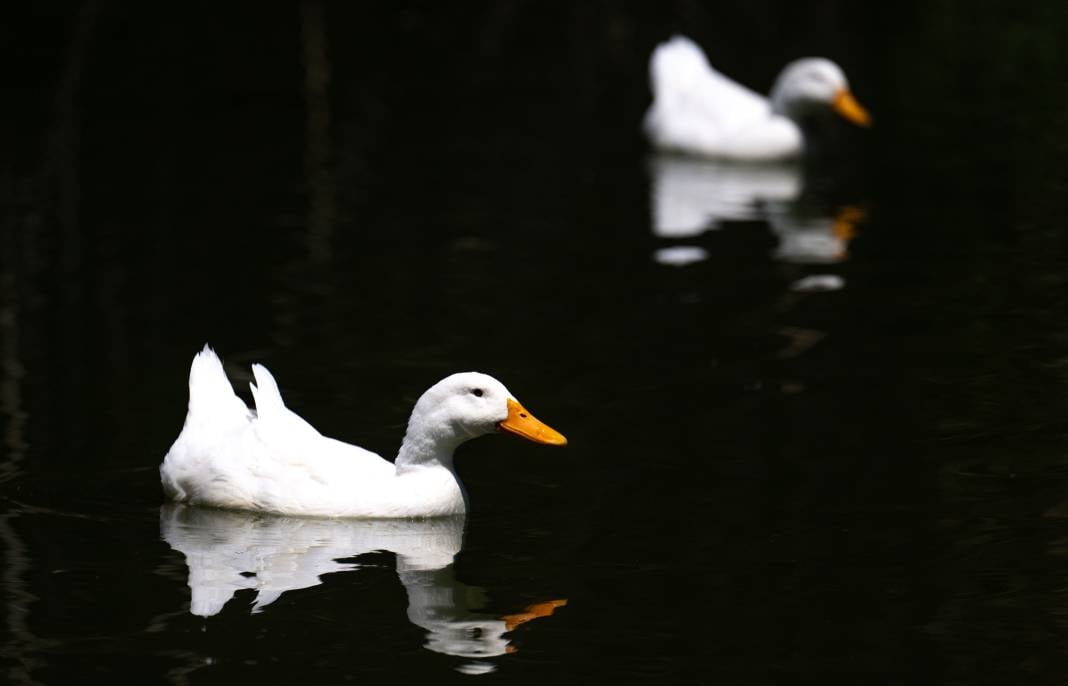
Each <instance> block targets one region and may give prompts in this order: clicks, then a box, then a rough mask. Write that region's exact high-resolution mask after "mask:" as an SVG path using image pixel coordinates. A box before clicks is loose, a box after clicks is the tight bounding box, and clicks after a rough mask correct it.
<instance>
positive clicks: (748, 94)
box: [645, 36, 771, 151]
mask: <svg viewBox="0 0 1068 686" xmlns="http://www.w3.org/2000/svg"><path fill="white" fill-rule="evenodd" d="M649 79H650V83H651V86H652V90H653V104H652V106H651V107H650V108H649V112H648V113H647V114H646V118H645V130H646V133H647V134H648V135H649V137H650V139H652V141H653V143H654V144H656V145H657V146H659V147H661V148H668V149H682V150H694V149H699V148H706V149H709V151H712V150H714V149H715V147H716V146H717V145H718V143H719V140H720V139H722V138H723V137H724V136H729V135H731V133H732V132H734V131H738V130H740V129H745V128H748V127H750V126H751V124H752V122H754V121H760V120H763V119H767V118H768V117H769V116H770V114H771V105H770V103H769V102H768V99H767V98H765V97H764V96H762V95H759V94H757V93H754V92H753V91H751V90H749V89H748V88H746V87H745V86H743V85H741V84H740V83H737V82H735V81H733V80H731V79H729V78H727V77H726V76H724V75H723V74H721V73H719V72H718V71H716V70H715V69H713V68H712V67H711V65H709V63H708V60H707V59H706V58H705V54H704V53H703V52H702V51H701V48H700V47H698V46H697V44H696V43H694V42H693V41H691V40H690V39H688V38H685V37H683V36H675V37H673V38H672V39H671V40H670V41H668V42H666V43H661V44H660V45H658V46H657V47H656V49H655V50H654V51H653V54H652V57H651V58H650V60H649Z"/></svg>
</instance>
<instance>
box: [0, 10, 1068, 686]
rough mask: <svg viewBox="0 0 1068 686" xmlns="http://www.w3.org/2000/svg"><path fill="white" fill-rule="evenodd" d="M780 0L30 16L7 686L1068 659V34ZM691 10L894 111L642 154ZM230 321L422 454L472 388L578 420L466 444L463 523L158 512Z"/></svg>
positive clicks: (317, 397)
mask: <svg viewBox="0 0 1068 686" xmlns="http://www.w3.org/2000/svg"><path fill="white" fill-rule="evenodd" d="M747 8H749V9H741V8H738V9H733V10H726V9H718V10H717V9H712V8H702V7H700V6H698V5H697V4H695V3H686V2H679V3H662V4H657V5H656V6H655V7H654V6H653V5H652V4H650V5H649V6H645V7H643V6H633V7H623V6H619V5H617V4H615V3H588V4H586V3H584V4H583V6H582V7H581V8H579V7H570V6H567V5H564V4H551V3H550V4H543V3H539V4H538V5H537V6H535V5H532V4H528V3H522V2H500V3H493V4H485V5H471V6H469V7H467V8H465V9H463V10H455V9H453V10H446V9H445V8H439V7H438V6H437V5H434V4H431V3H416V4H412V5H409V6H405V7H397V8H379V9H377V10H374V13H370V11H369V10H366V9H363V10H361V9H359V8H357V7H355V6H353V7H348V6H341V5H333V4H327V5H326V6H325V7H323V6H321V5H319V4H317V3H315V2H305V3H303V4H299V5H295V6H293V7H289V8H277V9H270V10H259V11H257V13H255V14H245V13H242V12H241V11H240V10H238V9H226V10H220V9H218V8H213V9H211V10H210V11H208V10H207V9H199V10H178V9H175V10H174V11H175V13H176V14H175V16H169V17H162V16H159V15H158V14H157V12H159V10H158V8H148V7H141V6H133V5H130V6H127V5H124V4H123V3H108V2H103V1H101V2H87V3H85V5H84V7H83V8H82V9H81V10H74V9H72V8H69V7H66V6H60V5H57V6H55V7H52V8H48V7H47V6H41V7H39V8H38V9H36V10H34V11H33V13H32V14H27V15H25V16H23V17H20V18H19V21H18V22H17V25H19V26H21V27H23V29H24V30H23V31H21V32H19V33H18V35H15V34H14V33H12V34H11V35H10V36H9V38H10V41H9V43H10V44H12V45H14V46H15V47H16V48H17V50H18V52H19V60H20V61H19V62H18V64H19V65H20V68H19V69H17V70H13V71H12V72H11V73H10V74H9V79H8V82H9V83H10V84H11V88H12V101H13V102H15V103H16V106H13V107H7V108H5V111H4V112H3V113H2V114H0V118H2V120H3V121H4V123H5V124H6V125H7V126H6V127H4V131H5V133H4V139H3V140H4V143H5V149H7V150H8V151H9V154H8V155H6V156H5V161H4V162H3V163H0V182H2V186H0V188H2V193H3V196H2V200H3V205H4V210H5V211H4V214H3V217H4V221H3V225H2V226H0V240H2V244H0V351H2V355H3V358H2V360H0V431H2V442H0V443H2V445H0V546H2V547H3V550H4V553H3V558H2V560H3V561H2V573H3V577H2V581H0V591H2V594H0V597H2V603H3V606H4V612H3V613H2V616H3V618H4V619H3V622H2V625H0V638H2V642H0V669H2V673H3V674H4V678H3V681H4V682H5V683H12V684H53V683H71V682H75V681H77V682H79V683H111V682H115V681H120V680H121V681H129V680H133V681H135V682H138V683H144V684H151V683H176V684H186V683H192V684H204V683H231V682H234V681H238V680H240V681H256V682H260V683H265V684H273V683H289V682H291V681H292V680H294V679H301V680H304V681H306V682H308V683H316V682H322V683H346V682H350V681H351V682H359V681H363V682H367V681H369V680H375V679H377V680H382V681H400V682H403V683H407V682H415V681H420V682H431V683H438V682H444V681H453V680H455V681H470V680H471V679H490V680H501V681H502V682H504V681H506V682H507V683H536V682H542V681H544V680H545V679H546V678H558V679H566V680H569V681H579V680H583V681H586V680H592V679H597V680H603V681H612V682H618V683H630V682H636V683H680V682H692V683H713V682H715V683H746V684H753V683H798V682H800V681H805V682H810V681H816V680H819V681H820V682H822V683H843V684H844V683H857V682H860V681H863V682H865V683H967V684H978V683H1020V682H1021V681H1022V680H1024V679H1027V680H1029V681H1030V682H1032V683H1034V682H1038V683H1045V682H1047V681H1048V682H1051V683H1053V682H1060V681H1061V680H1062V678H1061V677H1062V675H1063V673H1064V670H1065V669H1066V668H1068V602H1066V600H1065V598H1066V595H1065V592H1064V591H1065V589H1066V588H1068V584H1066V582H1065V579H1068V521H1066V520H1065V517H1066V516H1068V505H1064V503H1065V502H1066V501H1068V424H1066V422H1065V420H1064V410H1065V409H1066V408H1068V317H1066V316H1065V315H1066V307H1068V276H1066V275H1068V271H1066V270H1065V264H1066V262H1065V259H1066V257H1068V231H1066V227H1065V223H1066V222H1065V218H1066V217H1068V207H1066V204H1068V203H1066V202H1065V201H1066V200H1068V193H1066V192H1065V189H1066V188H1068V175H1066V173H1065V171H1064V164H1063V160H1064V159H1068V158H1066V156H1065V155H1068V120H1066V119H1065V118H1064V116H1063V112H1065V111H1068V103H1066V102H1064V101H1065V100H1068V89H1066V88H1064V83H1063V74H1064V73H1066V72H1065V70H1064V67H1065V66H1066V65H1065V64H1064V63H1063V62H1064V59H1063V57H1062V54H1061V53H1062V51H1060V50H1059V49H1058V45H1059V42H1058V41H1059V37H1060V36H1063V35H1065V34H1064V30H1066V29H1068V14H1066V13H1065V11H1064V10H1062V9H1060V6H1059V5H1055V4H1053V3H1046V4H1043V3H1035V4H1034V6H1033V7H1031V8H1029V9H1026V10H1024V9H1019V8H1016V7H1015V5H1011V4H1009V3H992V4H991V5H990V6H989V7H987V8H985V9H983V10H982V11H978V10H976V11H971V10H969V11H967V12H966V11H965V8H962V7H959V6H958V5H957V4H955V3H950V2H935V3H925V4H923V5H920V4H916V5H907V4H906V5H901V6H896V7H895V8H893V9H892V10H891V9H887V8H879V7H870V8H856V7H853V6H852V5H851V4H849V3H836V2H830V3H809V4H807V5H805V4H801V5H797V4H795V3H790V4H783V5H781V6H780V5H778V4H776V3H768V2H758V3H749V4H747ZM361 12H363V14H361ZM768 17H776V18H777V19H776V20H775V21H769V20H768ZM672 31H686V32H687V33H689V34H691V35H693V36H694V37H695V38H696V39H698V40H699V41H700V42H702V44H703V45H704V46H705V47H706V49H707V50H708V51H709V52H710V54H712V55H713V57H712V61H713V63H716V64H720V65H722V68H723V70H724V71H725V72H727V73H729V74H733V75H737V77H738V78H739V79H742V80H743V81H745V82H746V83H748V84H749V85H751V86H752V87H754V88H757V89H763V88H766V86H767V84H769V83H770V81H771V80H772V78H773V77H774V75H775V73H776V70H777V69H778V67H779V66H780V65H781V64H782V63H784V62H785V61H787V60H788V59H790V58H793V57H795V56H797V55H800V54H814V53H816V54H819V53H822V54H828V55H830V56H833V57H835V58H836V59H837V60H838V61H839V62H841V63H842V64H843V65H844V66H845V68H846V71H847V73H848V74H849V76H850V78H851V81H852V83H853V86H854V90H855V92H856V93H857V95H858V98H860V99H861V101H862V102H864V103H865V104H867V105H868V106H869V108H870V109H871V111H872V112H873V114H874V117H875V126H874V127H873V128H872V129H871V130H870V131H864V132H860V131H854V130H850V129H848V128H847V127H845V126H844V125H843V126H839V125H836V124H837V123H836V122H829V123H823V125H822V126H821V132H820V133H822V134H823V135H822V137H821V139H823V140H826V141H827V146H826V147H825V148H821V150H820V151H819V153H818V154H815V155H813V156H812V157H811V158H810V159H809V160H807V161H806V163H805V164H799V165H793V166H765V167H758V168H753V167H738V166H731V165H723V164H715V163H709V162H700V161H695V160H689V159H683V158H675V157H666V156H655V155H650V153H649V151H648V150H647V149H646V147H645V145H644V142H643V141H642V139H641V136H640V120H641V114H642V111H643V109H644V107H645V106H646V104H647V102H648V95H647V84H646V81H645V60H646V57H647V55H648V54H649V50H650V49H651V48H652V46H653V45H654V44H655V43H656V41H658V40H661V39H663V38H665V37H667V36H668V35H670V33H671V32H672ZM828 46H833V48H832V47H828ZM205 342H210V343H211V344H212V345H213V346H214V347H215V349H216V350H217V351H218V352H219V353H220V355H221V357H222V358H223V360H224V362H225V363H226V368H227V371H228V372H229V374H230V377H231V379H232V380H233V381H234V384H235V387H236V388H238V389H243V388H246V387H247V382H248V381H250V380H251V378H252V377H251V372H250V370H249V365H250V364H251V363H253V362H262V363H264V364H266V365H267V366H268V367H269V368H270V369H271V370H272V372H274V374H275V375H276V377H277V379H278V381H279V384H280V387H281V390H282V393H283V395H284V397H285V398H286V400H287V402H288V404H289V405H290V407H292V408H293V409H295V410H296V411H297V412H299V413H300V414H301V415H302V416H304V417H305V418H307V419H308V420H309V421H311V422H312V423H313V424H314V425H315V426H316V427H317V428H319V429H320V430H321V431H322V432H324V433H326V434H328V435H331V436H335V437H337V438H340V439H343V440H347V441H351V442H354V443H357V444H359V445H362V446H364V447H367V448H369V449H371V450H374V451H376V452H379V453H381V454H383V455H387V456H392V455H393V454H395V451H396V448H397V447H398V445H399V442H400V438H401V436H402V434H403V430H404V426H405V423H406V421H407V417H408V413H409V412H410V410H411V406H412V403H413V402H414V400H415V399H416V398H417V397H418V396H419V394H420V393H422V391H423V390H425V389H426V388H427V387H428V386H429V385H431V384H432V383H434V382H435V381H437V380H438V379H440V378H441V377H443V376H445V375H446V374H449V373H451V372H454V371H462V370H471V369H475V370H479V371H484V372H488V373H491V374H493V375H494V376H496V377H498V378H499V379H501V380H502V381H504V383H506V384H507V385H508V387H509V388H510V389H511V390H512V391H514V392H515V393H516V394H517V395H518V396H519V397H520V398H521V399H522V401H523V403H524V404H525V405H526V406H527V407H529V408H530V410H531V411H532V412H534V413H535V414H536V415H537V416H538V417H539V418H541V419H543V420H544V421H545V422H547V423H548V424H550V425H551V426H553V427H554V428H557V429H559V430H560V431H562V432H563V433H564V434H566V435H567V437H568V439H569V441H570V444H569V445H568V446H567V447H566V448H564V449H549V448H546V447H543V446H537V445H533V444H528V443H525V442H522V441H518V440H514V439H511V438H506V437H490V438H485V439H480V440H478V441H474V442H472V443H470V444H467V445H465V446H464V447H463V448H462V449H461V450H460V452H459V454H458V456H457V464H458V468H459V471H460V473H461V476H462V478H463V480H464V483H465V485H466V487H467V489H468V491H469V495H470V499H471V503H472V508H471V512H470V513H469V514H468V516H467V517H466V518H461V519H459V520H442V521H431V522H392V523H390V522H356V521H332V520H315V519H299V518H286V517H275V516H268V515H254V514H244V513H232V512H221V511H211V510H199V509H195V508H185V507H178V506H173V505H166V504H165V503H164V502H163V499H162V494H161V492H160V487H159V476H158V471H157V470H158V465H159V462H160V460H161V459H162V456H163V454H164V453H165V452H166V450H167V448H168V447H169V445H170V443H171V441H173V440H174V438H175V437H176V436H177V434H178V431H179V429H180V428H181V424H182V419H183V416H184V412H185V403H186V400H187V397H186V375H187V374H188V367H189V362H190V360H191V358H192V355H193V354H194V353H195V352H196V351H197V350H199V349H200V347H201V346H202V345H203V344H204V343H205ZM245 397H246V400H247V399H248V397H247V395H246V396H245Z"/></svg>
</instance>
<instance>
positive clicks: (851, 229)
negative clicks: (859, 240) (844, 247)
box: [833, 205, 868, 242]
mask: <svg viewBox="0 0 1068 686" xmlns="http://www.w3.org/2000/svg"><path fill="white" fill-rule="evenodd" d="M867 216H868V215H867V212H865V211H864V210H863V208H860V207H856V206H854V205H846V206H845V207H843V208H842V209H840V210H838V213H837V214H835V215H834V229H833V231H834V236H835V238H837V239H838V240H840V241H844V242H849V241H851V240H853V239H854V238H855V237H856V235H857V224H858V223H859V222H862V221H864V219H865V218H866V217H867Z"/></svg>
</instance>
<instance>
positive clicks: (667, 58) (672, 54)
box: [649, 35, 710, 97]
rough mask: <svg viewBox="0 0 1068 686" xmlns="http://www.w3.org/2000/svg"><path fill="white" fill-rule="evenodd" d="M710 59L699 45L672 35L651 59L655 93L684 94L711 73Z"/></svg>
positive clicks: (650, 78) (651, 82)
mask: <svg viewBox="0 0 1068 686" xmlns="http://www.w3.org/2000/svg"><path fill="white" fill-rule="evenodd" d="M709 69H710V67H709V65H708V58H707V57H705V53H704V52H703V51H702V50H701V48H700V47H698V45H697V44H696V43H694V42H693V41H692V40H690V39H689V38H686V37H685V36H679V35H676V36H672V37H671V40H669V41H667V42H666V43H661V44H660V45H658V46H656V49H655V50H653V55H652V57H650V58H649V81H650V85H651V86H652V89H653V94H654V95H655V96H657V97H663V96H664V95H665V94H669V93H676V92H679V93H685V92H687V91H689V90H690V89H692V88H693V87H694V84H695V83H696V82H699V81H700V80H701V79H702V78H703V77H704V76H705V75H706V74H707V73H708V71H709Z"/></svg>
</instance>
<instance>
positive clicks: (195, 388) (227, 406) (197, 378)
mask: <svg viewBox="0 0 1068 686" xmlns="http://www.w3.org/2000/svg"><path fill="white" fill-rule="evenodd" d="M248 414H249V412H248V407H247V406H246V405H245V403H244V402H243V401H242V400H241V398H238V397H237V396H236V395H234V388H233V386H231V385H230V380H229V379H227V378H226V372H224V371H223V366H222V362H221V361H220V360H219V356H218V355H216V354H215V351H214V350H212V349H211V347H210V346H208V345H207V344H205V345H204V349H203V350H201V351H200V352H199V353H197V354H196V356H194V357H193V364H192V365H190V367H189V414H188V416H187V417H186V422H190V421H203V422H211V423H213V424H219V423H225V424H230V423H234V422H238V421H248Z"/></svg>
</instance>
